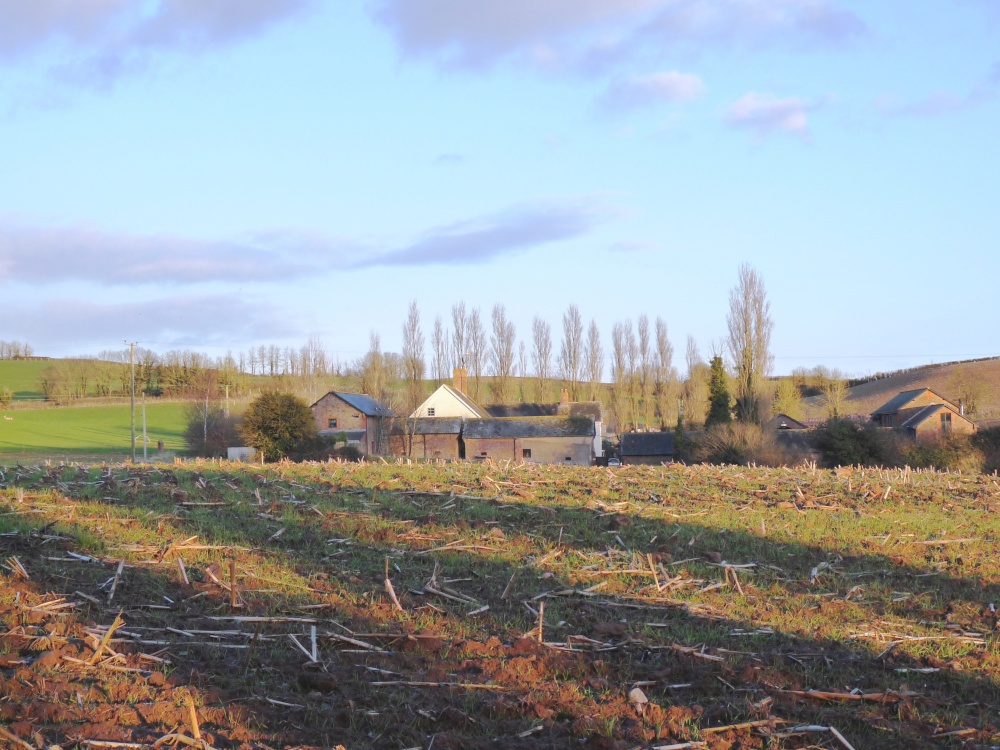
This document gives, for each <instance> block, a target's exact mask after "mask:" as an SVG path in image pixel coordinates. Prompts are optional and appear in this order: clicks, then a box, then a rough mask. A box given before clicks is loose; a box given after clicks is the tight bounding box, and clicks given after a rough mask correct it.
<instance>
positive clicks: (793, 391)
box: [774, 378, 802, 419]
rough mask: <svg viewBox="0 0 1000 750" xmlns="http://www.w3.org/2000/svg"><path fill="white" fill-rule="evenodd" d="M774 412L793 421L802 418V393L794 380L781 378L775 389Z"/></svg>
mask: <svg viewBox="0 0 1000 750" xmlns="http://www.w3.org/2000/svg"><path fill="white" fill-rule="evenodd" d="M774 412H775V413H776V414H787V415H788V416H789V417H791V418H792V419H801V418H802V392H801V391H799V387H798V386H797V385H796V384H795V380H794V378H779V379H778V385H777V387H776V388H775V389H774Z"/></svg>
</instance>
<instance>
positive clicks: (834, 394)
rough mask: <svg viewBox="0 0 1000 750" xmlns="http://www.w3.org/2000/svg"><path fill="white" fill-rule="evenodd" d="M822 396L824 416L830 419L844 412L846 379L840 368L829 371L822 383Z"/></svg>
mask: <svg viewBox="0 0 1000 750" xmlns="http://www.w3.org/2000/svg"><path fill="white" fill-rule="evenodd" d="M823 396H824V397H825V398H824V399H823V400H824V402H825V404H824V405H825V406H826V416H827V417H828V418H830V419H837V418H838V417H840V416H841V415H842V414H843V413H844V404H845V402H846V401H847V379H846V378H845V377H844V373H842V372H841V371H840V370H831V371H830V377H829V378H828V379H827V380H826V382H825V383H824V384H823ZM788 416H792V415H791V414H789V415H788Z"/></svg>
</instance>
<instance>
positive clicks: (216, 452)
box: [184, 401, 241, 458]
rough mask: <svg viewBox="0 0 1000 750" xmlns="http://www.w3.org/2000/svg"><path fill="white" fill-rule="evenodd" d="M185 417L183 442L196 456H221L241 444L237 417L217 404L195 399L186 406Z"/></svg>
mask: <svg viewBox="0 0 1000 750" xmlns="http://www.w3.org/2000/svg"><path fill="white" fill-rule="evenodd" d="M185 418H186V423H187V426H186V427H185V428H184V443H185V445H187V449H188V451H190V452H191V453H193V454H194V455H196V456H202V457H204V458H222V457H225V456H226V455H227V451H228V449H229V448H230V447H233V446H237V445H239V444H240V442H239V441H240V437H241V436H240V432H239V428H238V424H237V420H236V418H235V417H231V416H229V415H228V414H226V410H225V409H223V408H222V407H221V406H219V405H218V404H207V403H204V402H201V401H192V402H191V403H190V404H188V406H187V409H186V412H185Z"/></svg>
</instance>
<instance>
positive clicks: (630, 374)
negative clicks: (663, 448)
mask: <svg viewBox="0 0 1000 750" xmlns="http://www.w3.org/2000/svg"><path fill="white" fill-rule="evenodd" d="M624 331H625V363H626V365H625V382H626V384H627V390H626V394H627V398H628V402H627V403H628V421H629V424H630V425H631V426H632V429H636V428H638V426H639V419H640V416H641V412H640V398H641V395H642V383H641V374H640V370H641V367H640V362H641V357H640V355H639V344H638V342H637V341H636V338H635V331H634V330H633V329H632V321H631V320H626V321H625V323H624Z"/></svg>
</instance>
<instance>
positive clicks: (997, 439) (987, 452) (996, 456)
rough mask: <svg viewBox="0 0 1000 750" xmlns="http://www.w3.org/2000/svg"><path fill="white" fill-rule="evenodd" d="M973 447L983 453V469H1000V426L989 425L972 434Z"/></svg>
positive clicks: (988, 470) (990, 470)
mask: <svg viewBox="0 0 1000 750" xmlns="http://www.w3.org/2000/svg"><path fill="white" fill-rule="evenodd" d="M971 442H972V445H973V447H975V448H976V449H977V450H979V451H980V452H981V453H982V454H983V471H985V472H994V471H998V470H1000V427H989V428H987V429H985V430H980V431H979V432H977V433H976V434H975V435H973V436H972V438H971Z"/></svg>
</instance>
